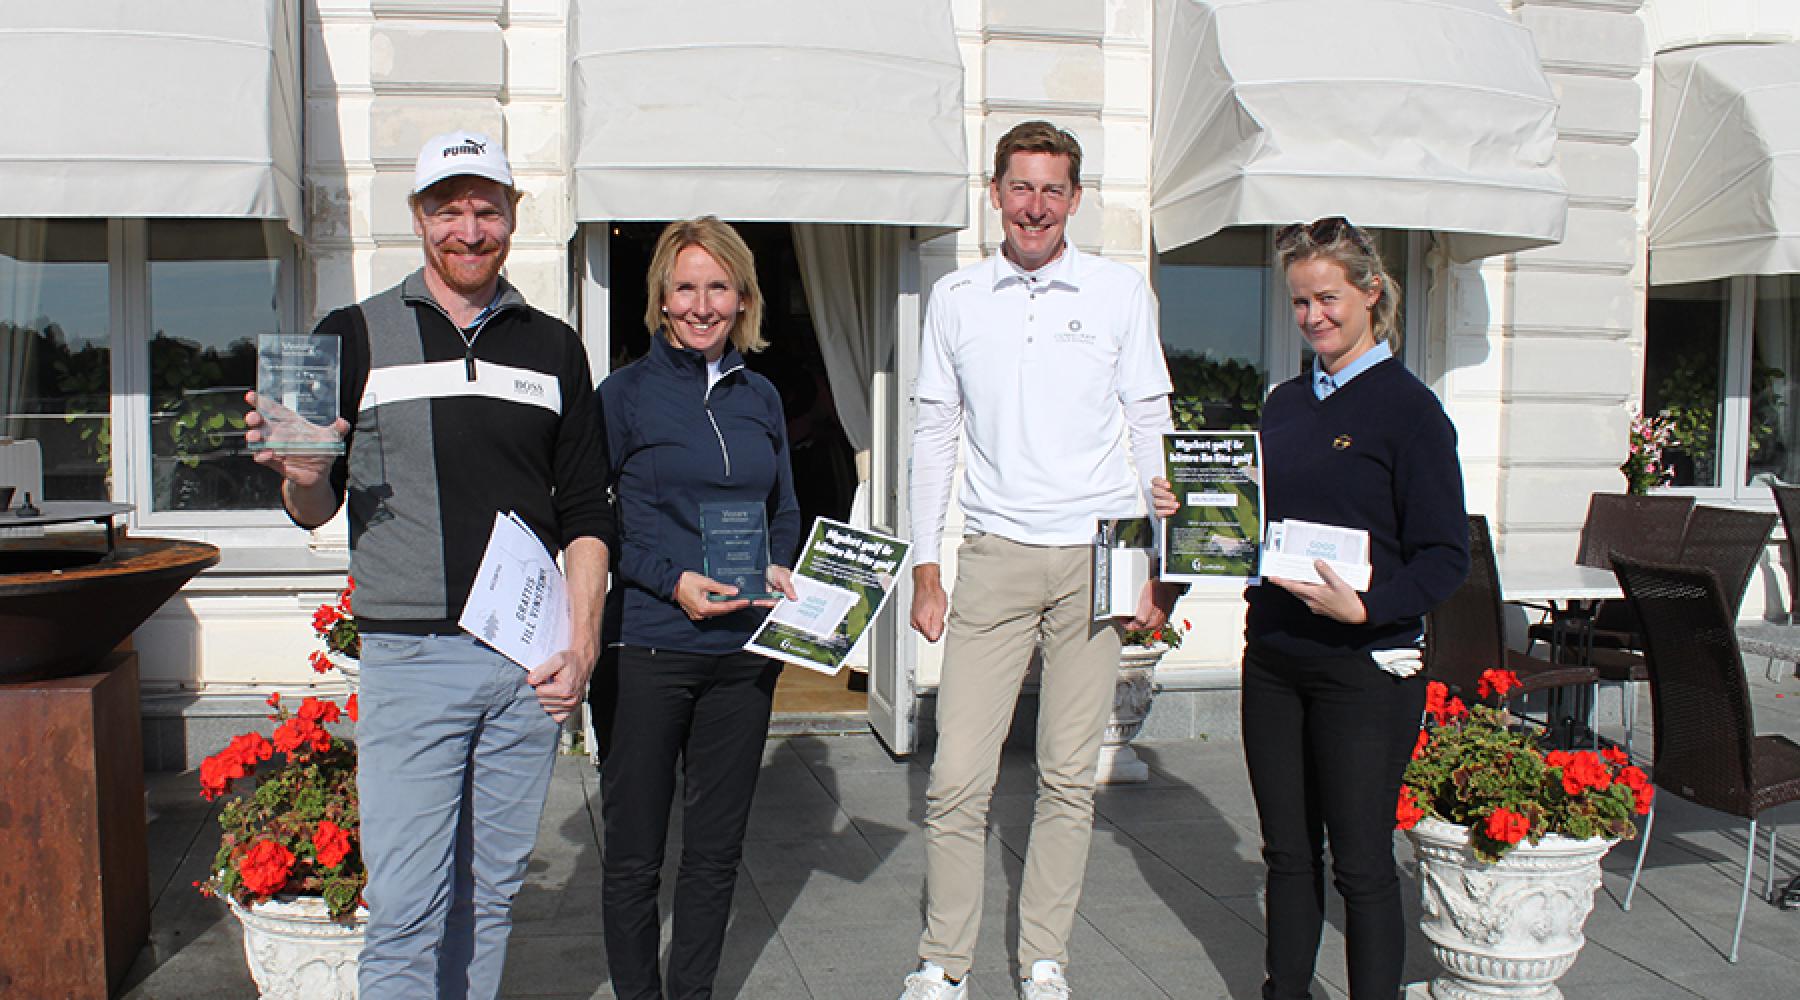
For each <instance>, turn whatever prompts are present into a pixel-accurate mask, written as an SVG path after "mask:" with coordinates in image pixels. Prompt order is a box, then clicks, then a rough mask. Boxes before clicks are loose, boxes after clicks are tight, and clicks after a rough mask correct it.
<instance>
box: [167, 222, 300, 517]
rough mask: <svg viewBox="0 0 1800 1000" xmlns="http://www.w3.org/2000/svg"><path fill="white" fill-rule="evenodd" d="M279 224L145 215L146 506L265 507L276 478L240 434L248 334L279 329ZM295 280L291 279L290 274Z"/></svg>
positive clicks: (251, 358)
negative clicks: (254, 457) (147, 271)
mask: <svg viewBox="0 0 1800 1000" xmlns="http://www.w3.org/2000/svg"><path fill="white" fill-rule="evenodd" d="M290 242H291V241H290V237H289V236H288V235H287V232H286V230H284V229H283V228H282V227H281V225H280V224H279V223H264V222H240V221H218V222H210V221H209V222H200V221H183V222H152V223H150V263H149V268H150V278H149V281H150V330H151V334H150V401H149V402H150V459H151V472H150V479H151V483H150V485H151V508H152V509H153V510H157V511H194V510H262V509H272V508H277V507H280V506H281V498H280V494H279V492H278V490H279V486H280V481H279V479H278V478H277V477H276V476H275V474H274V473H273V472H270V471H269V470H268V469H266V468H264V467H263V466H260V465H257V464H256V463H255V461H253V460H252V459H251V455H250V451H249V449H248V447H246V446H245V443H244V409H245V407H244V393H245V392H246V391H248V390H250V389H252V388H254V387H255V385H256V337H257V335H258V334H261V333H276V332H279V331H281V330H282V327H283V319H284V317H285V316H286V315H287V309H286V308H285V303H284V302H283V300H282V294H283V292H282V289H283V287H284V282H283V281H282V267H283V266H284V263H283V251H284V249H285V248H286V247H287V246H288V245H290ZM288 284H289V286H291V283H288Z"/></svg>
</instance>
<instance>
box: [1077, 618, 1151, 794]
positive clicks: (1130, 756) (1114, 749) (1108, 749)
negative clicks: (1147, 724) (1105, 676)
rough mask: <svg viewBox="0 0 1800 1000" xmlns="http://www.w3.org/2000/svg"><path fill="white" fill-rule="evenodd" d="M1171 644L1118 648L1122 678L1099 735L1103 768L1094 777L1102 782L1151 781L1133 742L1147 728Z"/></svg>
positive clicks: (1115, 687)
mask: <svg viewBox="0 0 1800 1000" xmlns="http://www.w3.org/2000/svg"><path fill="white" fill-rule="evenodd" d="M1168 651H1169V647H1168V646H1167V645H1165V644H1163V643H1157V644H1156V645H1154V646H1125V647H1123V648H1122V649H1120V650H1119V677H1118V682H1117V683H1116V684H1115V685H1114V687H1113V710H1112V717H1111V718H1109V719H1107V720H1106V732H1105V733H1104V734H1103V735H1102V736H1101V737H1100V767H1099V770H1097V771H1096V772H1095V774H1094V780H1095V781H1097V782H1099V783H1100V784H1103V785H1120V784H1130V783H1132V782H1138V781H1148V780H1150V765H1148V764H1146V763H1144V762H1143V761H1142V760H1139V759H1138V755H1137V751H1136V750H1133V749H1132V747H1131V741H1132V740H1133V739H1135V738H1136V737H1137V734H1138V732H1139V731H1140V730H1142V729H1143V728H1144V719H1145V717H1146V716H1148V715H1149V714H1150V701H1151V699H1152V698H1154V697H1155V696H1156V687H1155V683H1154V682H1155V679H1156V665H1157V663H1158V662H1160V661H1161V660H1162V658H1163V654H1165V653H1167V652H1168Z"/></svg>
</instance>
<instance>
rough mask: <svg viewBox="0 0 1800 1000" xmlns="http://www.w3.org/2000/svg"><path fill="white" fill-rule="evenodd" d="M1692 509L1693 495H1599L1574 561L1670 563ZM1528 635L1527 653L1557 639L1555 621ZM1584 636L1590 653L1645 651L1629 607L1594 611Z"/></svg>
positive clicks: (1603, 565) (1583, 563) (1592, 499)
mask: <svg viewBox="0 0 1800 1000" xmlns="http://www.w3.org/2000/svg"><path fill="white" fill-rule="evenodd" d="M1693 509H1694V498H1693V497H1690V496H1673V495H1661V494H1659V495H1657V496H1632V495H1629V494H1625V493H1595V494H1594V495H1592V496H1590V497H1589V498H1588V510H1587V520H1585V521H1583V522H1582V524H1581V541H1580V544H1579V545H1578V546H1577V547H1576V552H1575V563H1576V565H1578V566H1592V567H1594V568H1595V569H1607V570H1610V569H1612V562H1611V561H1610V560H1611V557H1612V554H1613V553H1615V552H1617V553H1619V554H1620V555H1624V556H1630V557H1632V558H1635V559H1667V558H1668V557H1669V554H1670V553H1671V552H1674V551H1676V550H1677V549H1679V548H1680V546H1681V539H1682V537H1683V536H1684V535H1685V534H1686V532H1687V522H1688V515H1689V514H1690V512H1692V511H1693ZM1528 634H1529V636H1530V639H1531V645H1530V646H1527V647H1526V648H1527V649H1530V648H1532V647H1533V646H1535V645H1536V644H1537V643H1540V642H1544V643H1550V642H1554V641H1555V632H1554V626H1553V625H1552V624H1551V623H1550V622H1540V623H1538V624H1536V625H1533V626H1531V628H1530V630H1529V633H1528ZM1580 634H1581V637H1582V641H1583V644H1584V645H1585V646H1586V647H1587V648H1588V649H1593V650H1610V649H1632V650H1635V649H1641V648H1642V642H1643V640H1642V639H1641V638H1640V634H1639V629H1638V623H1637V621H1636V619H1634V618H1633V617H1632V616H1631V610H1630V609H1629V608H1627V607H1626V606H1625V605H1623V604H1621V603H1618V602H1616V601H1615V602H1613V603H1611V604H1605V603H1602V604H1601V605H1600V606H1599V608H1598V609H1596V610H1595V611H1594V617H1593V621H1592V622H1591V623H1589V625H1588V627H1587V628H1585V629H1582V630H1581V632H1580ZM1583 658H1584V659H1585V655H1584V656H1583Z"/></svg>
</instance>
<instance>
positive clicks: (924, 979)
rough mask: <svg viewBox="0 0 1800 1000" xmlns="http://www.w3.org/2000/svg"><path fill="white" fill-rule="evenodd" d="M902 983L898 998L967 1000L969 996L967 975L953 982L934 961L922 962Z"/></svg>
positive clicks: (905, 999) (908, 999) (909, 999)
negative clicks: (903, 986)
mask: <svg viewBox="0 0 1800 1000" xmlns="http://www.w3.org/2000/svg"><path fill="white" fill-rule="evenodd" d="M904 985H905V987H906V989H905V990H904V991H902V992H901V994H900V1000H967V998H968V996H969V977H968V976H964V977H963V978H962V982H960V983H953V982H951V981H950V980H949V978H948V977H946V976H945V975H944V967H943V966H941V965H938V964H937V963H936V962H925V963H922V964H921V965H920V966H919V971H917V972H914V973H912V974H910V975H908V976H907V977H906V982H905V984H904Z"/></svg>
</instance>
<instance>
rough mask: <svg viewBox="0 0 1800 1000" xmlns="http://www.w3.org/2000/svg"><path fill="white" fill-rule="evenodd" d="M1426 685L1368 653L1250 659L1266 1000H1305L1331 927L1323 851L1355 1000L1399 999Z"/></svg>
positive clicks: (1248, 701) (1249, 719) (1251, 759)
mask: <svg viewBox="0 0 1800 1000" xmlns="http://www.w3.org/2000/svg"><path fill="white" fill-rule="evenodd" d="M1424 707H1425V678H1424V676H1423V675H1421V674H1414V675H1413V676H1412V677H1410V678H1407V679H1405V680H1401V679H1400V678H1398V677H1395V676H1393V675H1392V674H1389V673H1387V672H1386V671H1384V670H1382V669H1381V668H1380V667H1377V666H1376V665H1375V663H1374V661H1373V660H1371V659H1370V658H1369V657H1368V656H1366V655H1356V656H1346V657H1327V658H1300V657H1286V656H1279V655H1273V654H1270V653H1268V652H1267V651H1262V652H1258V651H1255V650H1252V651H1250V652H1247V653H1246V654H1245V656H1244V696H1243V733H1244V757H1245V759H1246V760H1247V762H1248V763H1249V766H1250V787H1251V790H1252V791H1253V792H1254V793H1255V796H1256V812H1257V816H1258V818H1259V819H1260V820H1261V823H1262V835H1263V861H1264V863H1266V864H1267V865H1268V869H1269V873H1268V893H1267V906H1268V934H1269V945H1268V953H1267V956H1266V959H1265V961H1266V964H1267V973H1268V978H1267V980H1266V981H1265V982H1264V983H1263V997H1264V998H1265V1000H1307V998H1309V997H1311V995H1312V994H1311V992H1310V990H1311V988H1312V977H1313V966H1314V963H1315V962H1316V961H1317V959H1318V955H1319V935H1320V932H1321V930H1322V929H1323V926H1324V919H1325V867H1324V858H1323V848H1324V845H1325V842H1326V840H1327V839H1329V840H1330V842H1331V873H1332V882H1333V884H1334V885H1335V886H1336V887H1337V891H1338V893H1339V894H1340V895H1341V896H1343V898H1344V910H1345V915H1346V919H1347V922H1348V923H1347V926H1346V927H1345V933H1344V937H1345V939H1346V942H1345V947H1346V950H1347V951H1348V958H1349V966H1350V996H1351V997H1352V998H1353V1000H1371V998H1376V997H1379V998H1381V1000H1393V998H1394V997H1395V996H1397V995H1399V992H1400V977H1401V968H1402V965H1403V964H1404V960H1405V950H1406V926H1405V921H1404V918H1403V917H1402V915H1401V910H1400V877H1399V873H1398V872H1397V871H1396V869H1395V865H1394V839H1393V838H1394V807H1395V805H1396V803H1397V800H1398V799H1399V795H1400V779H1401V776H1402V774H1403V773H1404V772H1405V770H1406V762H1407V760H1408V758H1409V757H1410V756H1411V754H1412V748H1413V743H1414V741H1415V740H1416V739H1417V737H1418V732H1419V715H1420V713H1421V712H1422V711H1423V710H1424Z"/></svg>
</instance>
